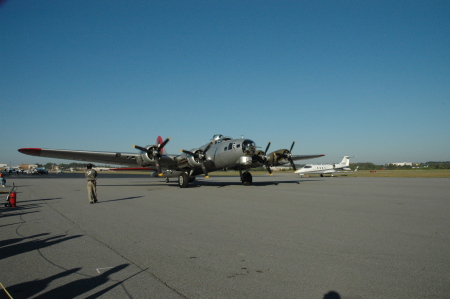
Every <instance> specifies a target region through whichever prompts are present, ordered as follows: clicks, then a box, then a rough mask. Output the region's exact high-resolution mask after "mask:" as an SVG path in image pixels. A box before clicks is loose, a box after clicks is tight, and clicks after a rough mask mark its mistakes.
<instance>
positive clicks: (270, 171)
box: [259, 141, 272, 175]
mask: <svg viewBox="0 0 450 299" xmlns="http://www.w3.org/2000/svg"><path fill="white" fill-rule="evenodd" d="M271 143H272V142H271V141H269V143H268V144H267V146H266V150H265V151H264V156H263V157H262V156H259V157H260V159H261V162H262V163H264V165H265V166H266V169H267V172H268V173H269V174H270V175H272V169H270V165H269V161H268V160H267V151H268V150H269V147H270V144H271Z"/></svg>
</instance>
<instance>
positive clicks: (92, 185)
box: [84, 163, 97, 204]
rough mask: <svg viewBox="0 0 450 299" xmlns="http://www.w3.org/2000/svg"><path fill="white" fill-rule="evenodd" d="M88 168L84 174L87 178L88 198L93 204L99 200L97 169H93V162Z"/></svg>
mask: <svg viewBox="0 0 450 299" xmlns="http://www.w3.org/2000/svg"><path fill="white" fill-rule="evenodd" d="M86 168H87V171H86V173H85V175H84V176H85V177H86V180H87V190H88V200H89V202H90V203H91V204H92V203H96V202H97V171H95V169H92V164H91V163H89V164H88V165H87V166H86Z"/></svg>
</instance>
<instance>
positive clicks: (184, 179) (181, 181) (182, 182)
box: [178, 172, 189, 188]
mask: <svg viewBox="0 0 450 299" xmlns="http://www.w3.org/2000/svg"><path fill="white" fill-rule="evenodd" d="M178 185H179V186H180V188H187V187H188V186H189V175H188V174H187V173H185V172H182V173H181V174H180V175H179V176H178Z"/></svg>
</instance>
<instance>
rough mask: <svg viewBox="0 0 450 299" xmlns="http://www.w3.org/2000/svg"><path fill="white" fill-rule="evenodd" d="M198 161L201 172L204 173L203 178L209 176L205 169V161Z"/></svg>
mask: <svg viewBox="0 0 450 299" xmlns="http://www.w3.org/2000/svg"><path fill="white" fill-rule="evenodd" d="M200 161H201V162H200V165H201V166H202V170H203V173H204V174H205V178H209V175H208V170H206V166H205V163H203V160H200Z"/></svg>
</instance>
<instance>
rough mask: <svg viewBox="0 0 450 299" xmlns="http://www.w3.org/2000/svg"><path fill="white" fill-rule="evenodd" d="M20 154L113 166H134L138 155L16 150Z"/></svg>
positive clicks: (55, 150) (38, 149)
mask: <svg viewBox="0 0 450 299" xmlns="http://www.w3.org/2000/svg"><path fill="white" fill-rule="evenodd" d="M18 151H19V152H21V153H22V154H26V155H30V156H37V157H49V158H56V159H66V160H75V161H83V162H96V163H105V164H115V165H126V166H136V165H137V162H136V160H138V161H139V162H140V155H139V154H137V153H119V152H115V153H113V152H94V151H75V150H59V149H44V148H21V149H19V150H18Z"/></svg>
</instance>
